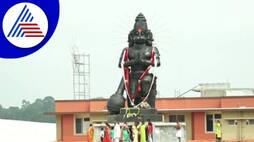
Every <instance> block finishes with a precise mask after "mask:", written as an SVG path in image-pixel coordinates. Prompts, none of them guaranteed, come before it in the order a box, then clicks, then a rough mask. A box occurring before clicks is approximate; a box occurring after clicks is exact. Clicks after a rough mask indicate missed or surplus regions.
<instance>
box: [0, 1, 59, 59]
mask: <svg viewBox="0 0 254 142" xmlns="http://www.w3.org/2000/svg"><path fill="white" fill-rule="evenodd" d="M1 1H2V0H0V3H1ZM47 2H48V3H47ZM5 3H6V4H7V6H6V7H5V8H3V7H2V6H0V12H1V13H4V14H0V18H1V19H3V20H2V29H1V30H2V31H3V32H0V33H1V34H0V57H1V58H20V57H24V56H27V55H30V54H32V53H34V52H36V51H37V50H39V49H40V48H41V47H43V46H44V45H45V44H46V43H47V41H48V40H49V39H50V37H51V36H52V35H53V33H54V31H55V28H56V26H57V23H58V19H59V2H58V0H44V1H43V2H42V1H40V2H39V0H32V1H29V2H22V1H16V3H13V2H12V3H11V2H9V0H5ZM49 3H53V5H50V4H49ZM8 6H9V7H8ZM7 7H8V9H7ZM3 11H4V12H3Z"/></svg>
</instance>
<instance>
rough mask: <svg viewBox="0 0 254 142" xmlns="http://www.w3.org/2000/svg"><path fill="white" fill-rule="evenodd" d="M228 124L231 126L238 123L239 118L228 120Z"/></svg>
mask: <svg viewBox="0 0 254 142" xmlns="http://www.w3.org/2000/svg"><path fill="white" fill-rule="evenodd" d="M228 125H231V126H234V125H237V120H228Z"/></svg>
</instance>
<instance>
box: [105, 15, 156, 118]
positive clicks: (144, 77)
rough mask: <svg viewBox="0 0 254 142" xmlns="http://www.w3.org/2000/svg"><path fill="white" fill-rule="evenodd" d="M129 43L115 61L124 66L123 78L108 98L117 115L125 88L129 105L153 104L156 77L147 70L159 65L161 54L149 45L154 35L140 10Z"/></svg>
mask: <svg viewBox="0 0 254 142" xmlns="http://www.w3.org/2000/svg"><path fill="white" fill-rule="evenodd" d="M128 42H129V47H127V48H124V49H123V51H122V54H121V57H120V60H119V64H118V66H119V68H122V69H123V78H122V80H121V82H120V84H119V87H118V89H117V91H116V93H115V94H113V95H112V96H111V97H110V99H109V101H108V105H107V107H108V110H109V112H110V114H118V113H119V112H120V109H121V108H123V107H124V104H125V99H124V97H123V92H124V90H125V91H126V94H127V101H128V107H141V108H142V107H144V106H146V107H151V108H154V107H155V98H156V94H157V91H156V76H154V75H153V74H152V73H150V72H149V71H150V70H151V68H152V67H154V66H160V57H159V51H158V49H157V48H156V47H153V45H152V42H153V34H152V32H151V31H150V30H149V29H148V27H147V23H146V19H145V17H144V16H143V14H141V13H140V14H139V15H138V16H137V17H136V20H135V24H134V29H133V30H131V31H130V33H129V36H128Z"/></svg>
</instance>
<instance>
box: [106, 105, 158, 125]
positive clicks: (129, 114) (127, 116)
mask: <svg viewBox="0 0 254 142" xmlns="http://www.w3.org/2000/svg"><path fill="white" fill-rule="evenodd" d="M148 119H150V120H151V121H152V122H161V121H162V115H161V114H158V112H157V110H156V109H155V108H149V109H140V108H122V109H121V110H120V114H116V115H109V116H108V122H135V121H147V120H148Z"/></svg>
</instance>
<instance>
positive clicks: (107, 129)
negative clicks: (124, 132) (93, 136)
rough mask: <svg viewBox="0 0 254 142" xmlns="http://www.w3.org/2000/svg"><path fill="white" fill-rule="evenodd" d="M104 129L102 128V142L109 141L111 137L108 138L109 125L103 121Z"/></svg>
mask: <svg viewBox="0 0 254 142" xmlns="http://www.w3.org/2000/svg"><path fill="white" fill-rule="evenodd" d="M105 124H106V126H105V129H104V138H103V142H111V138H110V125H109V124H108V123H105Z"/></svg>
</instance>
